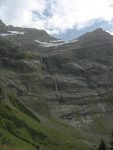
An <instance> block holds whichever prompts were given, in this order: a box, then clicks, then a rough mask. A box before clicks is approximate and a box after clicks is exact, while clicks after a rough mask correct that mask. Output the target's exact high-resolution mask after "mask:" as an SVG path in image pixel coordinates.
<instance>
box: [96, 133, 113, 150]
mask: <svg viewBox="0 0 113 150" xmlns="http://www.w3.org/2000/svg"><path fill="white" fill-rule="evenodd" d="M107 149H108V148H107V146H106V143H105V141H104V140H103V139H101V142H100V145H99V147H98V150H107ZM109 150H113V130H112V132H111V137H110V147H109Z"/></svg>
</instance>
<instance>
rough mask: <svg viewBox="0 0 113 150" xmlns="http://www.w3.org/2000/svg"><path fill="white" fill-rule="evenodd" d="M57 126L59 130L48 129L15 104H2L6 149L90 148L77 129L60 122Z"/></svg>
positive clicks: (0, 139) (0, 124)
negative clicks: (38, 147)
mask: <svg viewBox="0 0 113 150" xmlns="http://www.w3.org/2000/svg"><path fill="white" fill-rule="evenodd" d="M21 107H22V106H21ZM22 109H23V108H22ZM54 123H55V122H54ZM55 124H56V126H57V125H59V126H58V128H50V127H47V126H46V125H44V124H42V123H41V122H40V121H39V120H36V119H35V118H33V117H32V116H31V115H29V114H28V113H26V112H25V111H24V112H22V111H20V110H19V108H17V107H15V105H13V103H10V102H8V103H7V104H0V143H1V145H5V146H4V147H6V146H7V145H11V147H9V149H12V150H13V148H12V147H16V148H19V149H20V148H21V149H22V150H35V147H36V146H39V145H40V147H41V149H42V150H55V149H57V150H64V149H65V150H69V149H71V150H75V149H76V150H77V149H81V150H82V149H88V148H89V145H87V144H85V143H84V142H83V141H82V140H81V139H79V138H80V136H82V135H80V133H79V132H77V131H76V130H75V129H71V128H70V127H68V126H65V125H63V124H60V123H58V122H56V123H55ZM70 129H71V130H70ZM73 131H74V132H75V133H74V134H73ZM4 147H2V146H0V148H1V149H0V150H2V149H3V150H4ZM7 149H8V148H7ZM15 150H16V149H15Z"/></svg>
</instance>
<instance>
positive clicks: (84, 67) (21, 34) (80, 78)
mask: <svg viewBox="0 0 113 150" xmlns="http://www.w3.org/2000/svg"><path fill="white" fill-rule="evenodd" d="M0 24H1V25H0V85H1V87H2V88H3V89H4V90H5V91H8V92H11V93H13V94H15V95H16V96H18V97H19V99H20V101H21V103H23V104H24V105H25V106H26V107H28V108H29V109H30V110H31V111H32V112H33V113H34V114H36V115H38V116H39V114H40V115H41V116H44V117H45V116H46V117H52V118H55V119H58V120H60V121H63V122H66V123H68V124H70V125H72V126H74V127H76V128H81V129H88V130H92V129H94V130H95V131H98V132H100V129H101V128H103V130H104V129H105V128H106V129H108V128H109V129H110V128H111V127H112V125H113V121H112V120H111V119H112V117H113V100H112V95H113V94H112V92H113V36H111V35H110V34H109V33H107V32H105V31H103V30H102V29H97V30H95V31H93V32H91V33H87V34H85V35H83V36H81V37H80V38H78V39H77V40H73V41H71V42H67V43H64V42H63V41H59V40H57V39H55V38H53V37H51V36H49V35H48V34H47V33H46V32H45V31H39V30H36V29H26V28H15V27H12V26H8V27H6V26H5V28H7V32H6V29H5V30H4V29H2V26H4V24H3V25H2V23H0ZM104 122H105V124H104V125H105V126H104V125H103V123H104Z"/></svg>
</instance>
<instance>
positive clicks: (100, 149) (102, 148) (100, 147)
mask: <svg viewBox="0 0 113 150" xmlns="http://www.w3.org/2000/svg"><path fill="white" fill-rule="evenodd" d="M98 150H107V148H106V144H105V142H104V140H103V139H102V140H101V142H100V145H99V147H98Z"/></svg>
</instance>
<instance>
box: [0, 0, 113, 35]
mask: <svg viewBox="0 0 113 150" xmlns="http://www.w3.org/2000/svg"><path fill="white" fill-rule="evenodd" d="M33 12H34V13H33ZM33 14H34V15H33ZM112 14H113V1H112V0H16V1H15V0H0V18H1V19H3V21H5V22H6V23H7V24H12V25H15V26H24V27H25V26H26V27H35V28H38V29H44V30H47V31H48V32H49V33H51V34H54V33H56V34H58V33H63V32H65V31H66V30H68V29H73V28H74V27H76V28H77V29H78V30H79V29H81V28H84V27H86V26H90V25H92V24H93V23H94V21H95V20H96V19H100V20H105V21H107V22H108V23H111V24H112V19H113V15H112Z"/></svg>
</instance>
